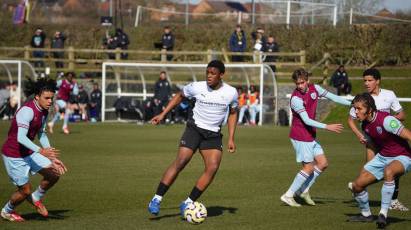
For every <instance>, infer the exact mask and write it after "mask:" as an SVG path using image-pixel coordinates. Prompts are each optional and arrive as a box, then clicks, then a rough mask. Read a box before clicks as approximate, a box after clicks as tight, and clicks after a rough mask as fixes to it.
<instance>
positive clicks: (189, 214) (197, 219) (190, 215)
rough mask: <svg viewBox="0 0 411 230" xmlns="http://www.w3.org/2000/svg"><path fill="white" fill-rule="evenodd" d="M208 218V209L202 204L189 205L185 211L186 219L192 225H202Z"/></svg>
mask: <svg viewBox="0 0 411 230" xmlns="http://www.w3.org/2000/svg"><path fill="white" fill-rule="evenodd" d="M206 217H207V209H206V207H205V206H204V205H203V204H202V203H200V202H194V203H190V204H188V205H187V207H186V208H185V210H184V218H185V219H186V220H187V221H188V222H189V223H191V224H201V223H203V222H204V220H205V219H206Z"/></svg>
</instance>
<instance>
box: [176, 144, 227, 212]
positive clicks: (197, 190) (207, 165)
mask: <svg viewBox="0 0 411 230" xmlns="http://www.w3.org/2000/svg"><path fill="white" fill-rule="evenodd" d="M200 153H201V156H202V158H203V161H204V171H203V174H202V175H201V176H200V178H199V179H198V180H197V183H196V185H195V186H194V188H193V189H192V190H191V193H190V195H189V196H188V198H187V199H186V200H185V201H184V202H183V203H182V204H181V206H183V207H182V208H181V209H182V210H181V211H182V212H183V210H184V208H185V206H186V205H187V204H188V203H192V202H194V201H196V200H197V199H198V198H199V197H200V196H201V194H202V193H203V192H204V191H205V190H206V189H207V187H208V186H209V185H210V184H211V182H212V181H213V179H214V176H215V174H216V173H217V170H218V168H219V167H220V163H221V158H222V155H223V154H222V151H221V150H220V149H207V150H200Z"/></svg>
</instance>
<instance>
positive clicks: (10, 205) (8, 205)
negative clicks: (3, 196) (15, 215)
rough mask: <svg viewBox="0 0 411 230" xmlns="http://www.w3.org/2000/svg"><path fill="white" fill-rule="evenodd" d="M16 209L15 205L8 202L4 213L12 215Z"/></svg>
mask: <svg viewBox="0 0 411 230" xmlns="http://www.w3.org/2000/svg"><path fill="white" fill-rule="evenodd" d="M14 208H15V207H14V205H12V204H11V202H10V201H9V202H7V204H6V205H4V207H3V210H2V211H3V212H7V213H11V212H13V210H14Z"/></svg>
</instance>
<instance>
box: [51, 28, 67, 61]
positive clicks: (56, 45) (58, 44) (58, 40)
mask: <svg viewBox="0 0 411 230" xmlns="http://www.w3.org/2000/svg"><path fill="white" fill-rule="evenodd" d="M65 40H66V37H65V36H64V35H63V33H62V32H60V31H56V33H55V34H54V37H53V39H52V40H51V48H52V49H64V41H65ZM53 57H54V58H56V59H64V52H63V51H55V52H53ZM55 65H56V68H64V63H63V62H62V61H55Z"/></svg>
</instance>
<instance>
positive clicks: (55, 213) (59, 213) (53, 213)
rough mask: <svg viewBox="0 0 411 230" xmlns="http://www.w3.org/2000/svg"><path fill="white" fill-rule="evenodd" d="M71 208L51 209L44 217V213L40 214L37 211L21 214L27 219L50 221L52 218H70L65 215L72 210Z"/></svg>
mask: <svg viewBox="0 0 411 230" xmlns="http://www.w3.org/2000/svg"><path fill="white" fill-rule="evenodd" d="M70 211H71V210H68V209H62V210H49V216H48V217H43V216H42V215H40V214H38V213H37V212H33V213H28V214H24V215H21V216H22V217H23V218H24V219H26V220H40V221H48V220H50V219H52V220H64V219H66V218H68V216H66V215H65V213H66V212H70Z"/></svg>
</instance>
